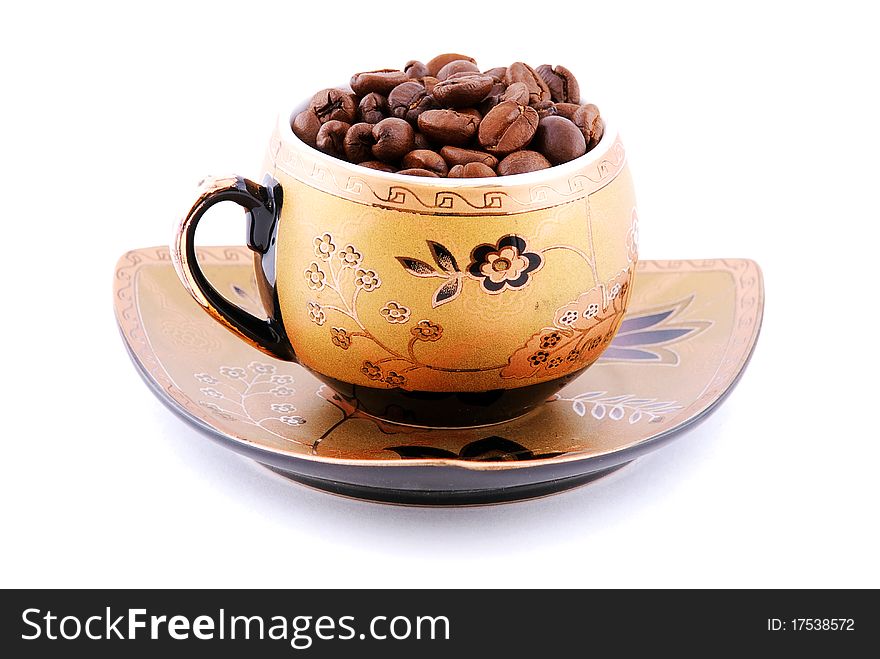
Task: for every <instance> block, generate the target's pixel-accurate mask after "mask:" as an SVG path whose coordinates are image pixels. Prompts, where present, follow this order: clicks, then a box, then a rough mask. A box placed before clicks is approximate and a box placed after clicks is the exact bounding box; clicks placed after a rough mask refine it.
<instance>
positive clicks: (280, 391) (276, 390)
mask: <svg viewBox="0 0 880 659" xmlns="http://www.w3.org/2000/svg"><path fill="white" fill-rule="evenodd" d="M269 393H270V394H274V395H276V396H293V394H295V393H296V390H295V389H291V388H290V387H284V386H281V387H273V388H272V389H269Z"/></svg>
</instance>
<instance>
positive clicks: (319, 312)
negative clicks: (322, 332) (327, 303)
mask: <svg viewBox="0 0 880 659" xmlns="http://www.w3.org/2000/svg"><path fill="white" fill-rule="evenodd" d="M309 320H311V321H312V322H313V323H315V324H316V325H323V324H324V321H326V320H327V316H326V315H325V314H324V308H323V307H322V306H321V305H320V304H318V303H317V302H309Z"/></svg>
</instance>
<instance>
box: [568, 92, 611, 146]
mask: <svg viewBox="0 0 880 659" xmlns="http://www.w3.org/2000/svg"><path fill="white" fill-rule="evenodd" d="M572 121H573V122H574V124H575V125H576V126H577V127H578V128H580V130H581V133H583V135H584V138H585V139H586V141H587V146H588V147H589V148H591V149H592V148H593V147H594V146H596V145H597V144H598V143H599V140H601V139H602V133H604V132H605V122H603V121H602V117H601V116H599V108H597V107H596V106H595V105H593V104H592V103H587V104H586V105H582V106H580V107H579V108H578V110H577V112H575V113H574V117H573V118H572Z"/></svg>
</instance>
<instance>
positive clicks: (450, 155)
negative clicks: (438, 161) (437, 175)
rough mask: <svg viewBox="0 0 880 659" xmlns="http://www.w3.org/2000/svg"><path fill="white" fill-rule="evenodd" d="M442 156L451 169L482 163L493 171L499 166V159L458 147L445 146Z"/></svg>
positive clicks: (441, 150)
mask: <svg viewBox="0 0 880 659" xmlns="http://www.w3.org/2000/svg"><path fill="white" fill-rule="evenodd" d="M440 155H441V156H443V160H445V161H446V163H447V164H448V165H449V166H450V167H453V166H455V165H467V164H468V163H469V162H480V163H483V164H484V165H486V166H487V167H490V168H492V169H494V168H495V167H497V166H498V158H496V157H495V156H493V155H492V154H491V153H486V152H485V151H476V150H474V149H461V148H459V147H457V146H444V147H443V148H442V149H440Z"/></svg>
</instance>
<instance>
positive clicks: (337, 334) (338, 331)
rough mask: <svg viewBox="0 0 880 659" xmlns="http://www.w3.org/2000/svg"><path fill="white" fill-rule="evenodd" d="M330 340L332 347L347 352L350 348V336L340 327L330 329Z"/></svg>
mask: <svg viewBox="0 0 880 659" xmlns="http://www.w3.org/2000/svg"><path fill="white" fill-rule="evenodd" d="M330 340H331V341H332V342H333V345H335V346H337V347H339V348H342V349H343V350H348V349H349V348H350V347H351V336H349V334H348V332H346V331H345V330H344V329H343V328H341V327H331V328H330Z"/></svg>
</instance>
